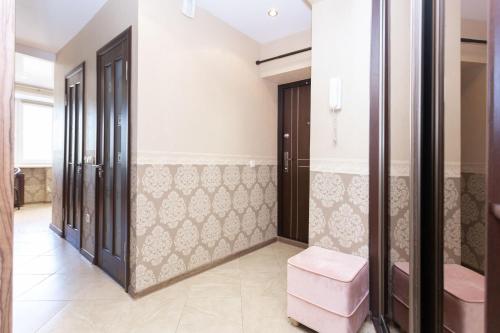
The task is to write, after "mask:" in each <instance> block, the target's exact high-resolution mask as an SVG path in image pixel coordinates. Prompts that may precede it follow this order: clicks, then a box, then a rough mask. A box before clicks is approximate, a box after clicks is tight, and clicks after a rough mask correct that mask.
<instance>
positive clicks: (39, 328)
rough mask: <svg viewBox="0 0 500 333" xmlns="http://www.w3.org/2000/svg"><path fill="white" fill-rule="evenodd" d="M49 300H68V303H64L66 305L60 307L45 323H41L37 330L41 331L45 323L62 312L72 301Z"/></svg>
mask: <svg viewBox="0 0 500 333" xmlns="http://www.w3.org/2000/svg"><path fill="white" fill-rule="evenodd" d="M49 302H66V304H64V306H63V307H62V308H60V309H59V310H58V311H57V312H55V313H54V314H53V315H52V316H49V317H48V318H47V320H46V321H45V322H44V323H43V324H41V325H40V326H39V327H37V328H36V329H35V332H39V331H40V330H41V329H42V328H43V327H44V326H45V325H47V324H48V323H49V322H50V321H51V320H52V318H54V317H55V316H57V315H58V314H59V313H61V312H62V311H63V310H64V309H65V308H66V307H67V306H69V304H70V303H71V301H49Z"/></svg>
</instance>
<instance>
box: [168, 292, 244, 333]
mask: <svg viewBox="0 0 500 333" xmlns="http://www.w3.org/2000/svg"><path fill="white" fill-rule="evenodd" d="M177 332H178V333H193V332H204V333H226V332H227V333H238V332H243V326H242V316H241V298H238V297H234V298H215V299H211V298H188V301H187V303H186V305H185V307H184V310H183V312H182V315H181V319H180V322H179V326H178V328H177Z"/></svg>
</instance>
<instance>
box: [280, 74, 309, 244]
mask: <svg viewBox="0 0 500 333" xmlns="http://www.w3.org/2000/svg"><path fill="white" fill-rule="evenodd" d="M278 98H279V100H278V109H279V112H278V116H279V120H278V122H279V123H278V126H279V129H278V133H279V134H278V135H279V137H278V154H279V158H278V170H279V171H278V176H279V177H278V178H279V180H278V193H279V194H278V195H279V202H278V205H279V207H278V215H279V218H278V219H279V225H278V234H279V236H280V237H284V238H288V239H291V240H295V241H299V242H302V243H308V238H309V142H310V129H311V126H310V125H311V81H310V80H305V81H299V82H294V83H290V84H285V85H282V86H279V87H278Z"/></svg>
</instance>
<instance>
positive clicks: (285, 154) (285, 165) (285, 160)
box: [283, 151, 288, 173]
mask: <svg viewBox="0 0 500 333" xmlns="http://www.w3.org/2000/svg"><path fill="white" fill-rule="evenodd" d="M283 168H284V171H285V173H288V152H287V151H286V152H285V153H284V154H283Z"/></svg>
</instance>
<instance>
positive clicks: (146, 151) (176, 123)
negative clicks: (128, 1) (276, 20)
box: [138, 0, 277, 163]
mask: <svg viewBox="0 0 500 333" xmlns="http://www.w3.org/2000/svg"><path fill="white" fill-rule="evenodd" d="M180 8H181V1H180V0H169V1H164V0H149V1H141V2H140V3H139V25H140V31H139V39H140V49H139V66H140V71H139V91H138V98H139V106H138V107H139V110H140V113H139V119H138V136H139V137H138V152H139V153H138V154H139V163H141V161H146V160H150V159H151V158H153V159H155V158H158V157H159V158H164V157H165V156H169V155H171V154H172V153H179V154H180V155H186V154H192V155H194V156H199V155H204V154H211V155H213V154H219V155H249V156H254V157H256V158H257V157H266V158H275V157H276V128H277V122H276V118H277V117H276V112H277V97H276V96H277V87H276V84H273V83H270V82H268V81H265V80H263V79H261V78H260V74H259V68H258V66H257V65H256V64H255V61H256V60H257V59H258V58H259V57H260V46H259V44H258V43H257V42H255V41H253V40H251V39H250V38H249V37H247V36H245V35H243V34H242V33H240V32H238V31H236V30H234V29H233V28H231V27H230V26H228V25H227V24H225V23H223V22H222V21H220V20H219V19H216V18H215V17H213V16H211V15H210V14H208V13H207V12H206V11H204V10H202V9H198V10H197V13H196V18H195V19H189V18H186V17H185V16H183V15H182V14H181V12H180Z"/></svg>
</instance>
